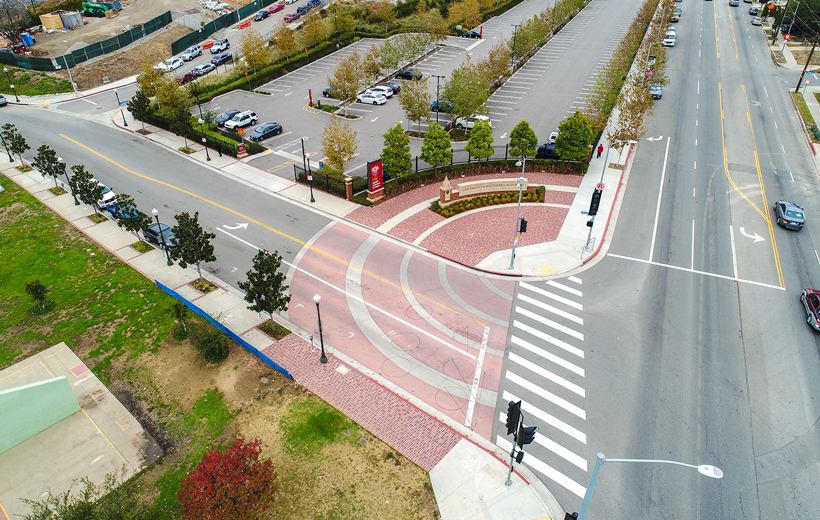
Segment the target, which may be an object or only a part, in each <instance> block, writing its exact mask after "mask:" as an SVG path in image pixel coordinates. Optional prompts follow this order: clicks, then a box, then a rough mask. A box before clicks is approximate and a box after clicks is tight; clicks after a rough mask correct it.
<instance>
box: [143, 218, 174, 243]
mask: <svg viewBox="0 0 820 520" xmlns="http://www.w3.org/2000/svg"><path fill="white" fill-rule="evenodd" d="M142 235H143V236H144V237H145V240H147V241H148V242H150V243H152V244H156V245H158V246H159V247H160V249H165V248H168V249H176V247H177V237H175V236H174V232H173V230H172V229H171V226H168V225H166V224H157V223H156V222H154V223H153V224H151V225H150V226H148V227H147V228H145V229H143V230H142Z"/></svg>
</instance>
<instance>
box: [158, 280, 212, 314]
mask: <svg viewBox="0 0 820 520" xmlns="http://www.w3.org/2000/svg"><path fill="white" fill-rule="evenodd" d="M196 279H197V276H194V278H193V279H191V280H187V281H185V282H183V284H181V285H179V286H178V287H175V286H172V285H168V284H165V285H166V286H167V287H171V288H172V289H173V290H175V291H176V292H177V294H179V295H180V296H182V297H183V298H185V299H186V300H188V301H189V302H193V303H195V304H196V305H197V307H199V306H200V304H201V303H202V298H204V297H205V296H206V295H205V294H204V293H203V292H202V291H199V290H198V289H195V288H193V287H191V285H190V283H191V282H193V281H194V280H196ZM160 281H162V280H160Z"/></svg>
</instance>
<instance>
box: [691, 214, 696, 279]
mask: <svg viewBox="0 0 820 520" xmlns="http://www.w3.org/2000/svg"><path fill="white" fill-rule="evenodd" d="M690 269H692V270H693V271H694V270H695V219H692V267H690Z"/></svg>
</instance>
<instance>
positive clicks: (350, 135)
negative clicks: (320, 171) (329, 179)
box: [322, 116, 359, 176]
mask: <svg viewBox="0 0 820 520" xmlns="http://www.w3.org/2000/svg"><path fill="white" fill-rule="evenodd" d="M358 148H359V141H358V134H357V133H356V131H355V130H353V128H352V127H351V126H350V125H349V124H348V123H347V121H344V122H342V121H341V120H340V118H338V117H335V116H331V117H330V120H329V121H328V122H327V126H325V131H324V132H322V153H324V155H325V157H327V159H326V161H327V163H328V164H329V165H330V166H331V167H333V168H334V169H335V170H336V171H338V172H339V174H340V175H342V176H344V173H345V166H346V165H347V164H348V163H349V162H350V161H352V160H353V157H355V155H356V151H357V150H358Z"/></svg>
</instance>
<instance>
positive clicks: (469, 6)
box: [463, 0, 481, 29]
mask: <svg viewBox="0 0 820 520" xmlns="http://www.w3.org/2000/svg"><path fill="white" fill-rule="evenodd" d="M463 14H464V24H465V25H466V26H467V27H469V28H470V29H472V28H474V27H478V25H479V24H480V23H481V9H480V7H479V5H478V2H477V0H464V12H463Z"/></svg>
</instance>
